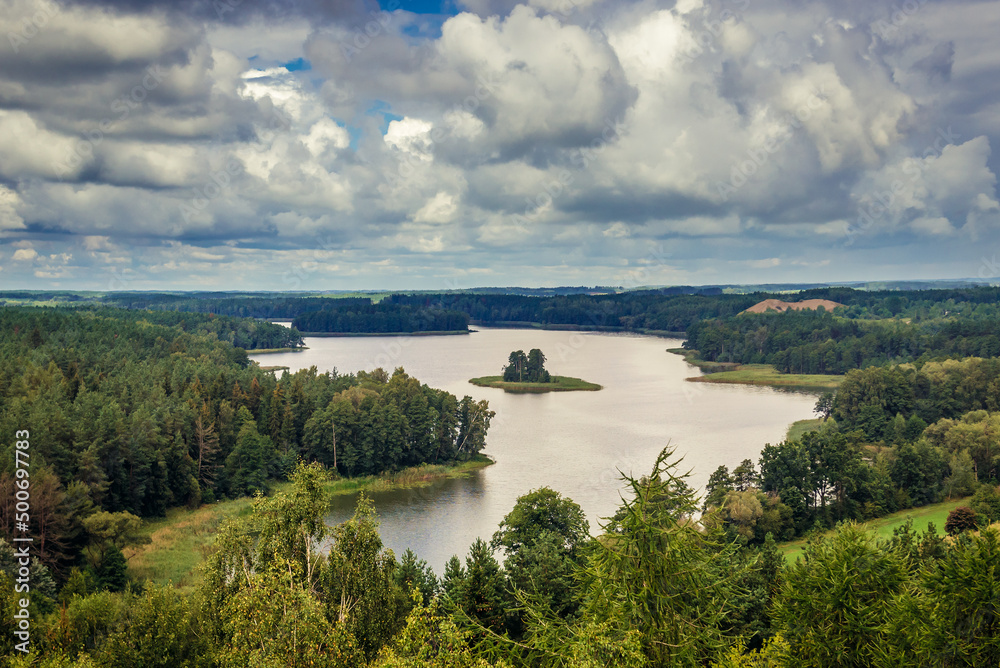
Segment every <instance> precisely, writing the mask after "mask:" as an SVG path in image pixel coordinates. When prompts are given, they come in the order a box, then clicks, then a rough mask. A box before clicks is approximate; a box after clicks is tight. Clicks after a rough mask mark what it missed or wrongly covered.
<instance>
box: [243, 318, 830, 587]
mask: <svg viewBox="0 0 1000 668" xmlns="http://www.w3.org/2000/svg"><path fill="white" fill-rule="evenodd" d="M680 344H681V341H679V340H670V339H660V338H654V337H647V336H634V335H626V334H604V333H580V332H554V331H536V330H521V329H485V328H480V330H479V331H478V332H475V333H473V334H471V335H468V336H434V337H362V338H307V339H306V345H307V346H309V350H307V351H305V352H301V353H282V354H271V355H261V356H258V357H256V358H255V359H258V360H259V361H260V362H261V363H262V364H265V365H272V364H273V365H282V366H289V367H290V368H291V369H292V370H293V371H294V370H297V369H300V368H308V367H309V366H313V365H315V366H316V367H317V368H318V369H319V370H320V371H327V370H331V369H334V368H335V369H337V370H339V371H340V372H342V373H348V372H353V371H357V370H360V369H365V370H371V369H374V368H376V367H379V366H381V367H384V368H386V369H387V370H389V371H390V372H391V370H392V369H393V368H395V367H397V366H402V367H404V368H405V369H406V371H407V373H409V374H410V375H411V376H415V377H416V378H418V379H420V381H421V382H423V383H427V384H428V385H430V386H431V387H438V388H442V389H445V390H448V391H449V392H452V393H453V394H455V395H457V396H458V397H459V398H461V397H462V396H463V395H466V394H468V395H471V396H472V397H473V398H475V399H488V400H489V402H490V408H492V409H493V410H495V411H496V414H497V415H496V418H494V420H493V423H492V426H491V427H490V431H489V436H488V438H487V448H486V450H485V452H486V454H488V455H490V456H491V457H493V458H494V459H495V460H496V464H495V465H493V466H490V467H488V468H486V469H484V470H482V471H480V472H478V473H476V474H474V475H472V476H470V477H468V478H463V479H454V480H447V481H442V482H440V483H437V484H435V485H432V486H430V487H426V488H421V489H414V490H404V491H397V492H390V493H386V494H378V495H375V497H374V500H375V505H376V508H377V510H378V512H379V515H380V517H381V521H382V526H381V533H382V538H383V540H384V542H385V543H386V545H388V546H389V547H390V548H392V549H393V550H394V551H395V552H396V553H397V555H398V554H400V553H401V552H402V551H403V550H404V549H406V548H407V547H409V548H412V549H413V551H414V552H416V553H417V554H418V555H419V556H420V557H421V558H423V559H426V560H427V561H428V563H430V564H431V566H433V568H434V570H435V572H437V573H438V574H441V573H442V572H443V570H444V564H445V562H446V561H447V560H448V558H449V557H450V556H451V555H452V554H458V555H459V556H462V557H464V555H465V554H466V552H467V551H468V547H469V545H470V544H471V543H472V542H473V541H474V540H475V539H476V538H477V537H482V538H484V539H487V540H488V539H489V538H490V536H492V534H493V532H494V531H495V530H496V527H497V525H498V524H499V522H500V521H501V520H502V519H503V517H504V515H506V514H507V513H508V512H509V511H510V510H511V508H512V507H513V506H514V502H515V501H516V500H517V497H518V496H520V495H522V494H525V493H526V492H528V491H530V490H532V489H536V488H538V487H541V486H548V487H551V488H553V489H555V490H557V491H559V492H561V493H562V494H564V495H566V496H568V497H570V498H572V499H573V500H574V501H576V502H577V503H579V504H580V505H581V506H582V507H583V509H584V511H585V512H586V513H587V517H588V519H589V520H590V523H591V530H592V531H594V530H595V529H596V525H597V523H598V521H599V518H601V517H607V516H609V515H611V514H612V513H613V512H614V510H615V508H617V506H618V503H619V501H620V496H619V495H620V490H621V481H620V479H619V475H618V470H619V469H621V470H623V471H629V472H632V473H634V474H636V475H641V474H642V473H645V472H648V470H649V468H650V467H651V466H652V463H653V461H654V459H655V457H656V455H657V454H658V453H659V451H660V449H661V448H663V446H665V445H667V444H668V443H671V444H673V445H674V446H676V448H677V451H678V453H680V454H683V455H684V462H683V467H684V468H685V469H691V471H692V474H691V479H690V480H689V483H690V484H691V485H692V486H693V487H695V488H696V489H698V490H702V489H703V487H704V485H705V482H706V481H707V480H708V476H709V474H710V473H711V472H712V471H714V470H715V468H716V467H718V466H719V465H720V464H726V465H727V466H729V467H730V468H733V467H734V466H735V465H737V464H739V462H740V461H742V460H743V459H745V458H747V457H749V458H752V459H754V460H756V458H757V456H758V455H759V454H760V450H761V448H762V447H763V446H764V444H765V443H774V442H777V441H780V440H781V439H782V438H783V437H784V434H785V429H786V428H787V427H788V425H789V424H790V423H791V422H793V421H795V420H801V419H804V418H808V417H812V408H813V405H814V404H815V401H816V398H815V397H814V396H813V395H809V394H795V393H790V392H786V391H779V390H774V389H770V388H756V387H747V386H728V387H727V386H718V385H708V384H701V383H688V382H685V380H684V379H685V378H687V377H690V376H693V375H699V373H700V372H699V371H698V369H696V368H694V367H691V366H689V365H688V364H686V363H685V362H684V361H683V359H682V358H681V357H680V356H678V355H674V354H671V353H668V352H666V349H667V348H673V347H678V346H680ZM530 348H541V350H542V351H543V352H544V353H545V355H546V356H547V358H548V362H547V363H546V368H548V369H549V370H550V371H551V372H552V373H553V374H558V375H562V376H574V377H577V378H583V379H584V380H588V381H591V382H595V383H600V384H601V385H603V386H604V389H603V390H601V391H599V392H553V393H549V394H508V393H506V392H504V391H503V390H497V389H492V388H480V387H475V386H474V385H470V384H469V383H468V379H469V378H474V377H476V376H486V375H496V374H499V373H500V371H501V368H502V366H503V364H504V363H505V362H506V361H507V356H508V354H509V353H510V351H511V350H517V349H523V350H524V351H527V350H528V349H530ZM353 505H354V498H353V497H340V499H339V500H338V501H337V504H336V505H335V506H334V508H333V509H332V511H331V516H330V517H329V520H330V521H331V522H339V521H342V520H343V519H346V518H347V517H349V516H350V514H351V512H352V510H353Z"/></svg>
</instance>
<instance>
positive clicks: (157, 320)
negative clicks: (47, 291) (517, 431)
mask: <svg viewBox="0 0 1000 668" xmlns="http://www.w3.org/2000/svg"><path fill="white" fill-rule="evenodd" d="M854 292H856V291H846V292H845V291H843V290H842V289H831V290H826V291H820V290H817V291H810V295H809V297H815V298H827V299H832V300H834V301H839V302H840V303H844V304H845V305H846V306H845V308H842V309H837V311H836V312H835V313H824V312H789V313H784V314H774V313H768V314H760V315H754V314H743V315H740V311H742V310H743V309H745V308H746V307H747V306H749V305H752V304H753V303H756V302H757V301H759V298H760V295H750V296H747V295H679V296H677V295H657V294H653V293H649V294H645V293H643V294H638V293H637V294H633V295H626V296H622V295H598V296H589V295H560V296H555V297H520V296H511V295H474V294H468V295H440V296H439V297H440V298H439V299H432V298H426V297H419V298H418V297H417V296H413V297H402V296H396V297H391V298H389V301H388V302H387V304H389V305H392V306H391V307H389V306H387V307H383V308H386V309H390V310H387V311H386V313H391V312H393V310H395V309H399V310H400V311H401V312H402V311H404V310H408V311H407V312H411V313H419V312H421V310H426V309H431V310H437V311H440V310H442V309H445V310H449V309H450V310H455V311H461V313H460V315H463V316H465V317H466V318H472V319H474V320H479V318H478V317H477V314H478V315H484V314H485V315H486V316H487V318H491V317H496V318H519V317H527V318H537V317H541V318H543V319H544V318H548V319H549V322H550V323H553V324H562V325H566V324H576V323H570V322H565V321H567V320H572V319H576V318H584V317H586V318H590V323H589V325H588V326H594V323H595V319H594V318H592V317H591V316H592V315H593V313H594V311H593V310H591V311H589V313H590V315H586V314H587V313H588V308H589V307H591V306H594V305H595V304H598V303H603V304H604V305H603V306H600V307H598V310H600V309H605V311H604V316H601V317H606V320H605V321H606V322H613V321H614V318H616V317H617V318H619V319H618V323H619V324H618V325H613V326H616V327H623V326H625V325H622V323H623V322H628V323H629V324H628V325H627V326H628V327H630V328H640V327H642V328H644V327H647V326H648V325H649V324H651V323H659V324H661V325H664V324H667V323H670V326H671V327H678V326H681V327H682V328H683V329H688V330H689V332H690V334H691V336H692V339H691V340H690V341H689V343H690V345H691V346H692V347H696V348H697V349H698V350H699V351H701V352H702V354H703V355H709V356H713V355H714V356H715V357H716V359H726V360H730V359H731V360H737V359H738V360H739V361H744V360H746V361H750V362H768V363H774V364H776V365H779V366H781V359H782V358H781V355H785V356H786V362H785V364H784V366H785V368H794V367H788V360H790V359H793V358H794V359H796V360H799V361H798V362H795V363H797V364H800V365H801V364H804V365H805V366H804V367H799V368H807V369H813V368H818V367H815V366H810V365H811V364H812V362H808V363H807V362H804V361H801V360H810V359H813V358H814V357H815V358H816V359H820V355H819V352H818V351H819V350H820V349H823V348H822V347H823V346H827V347H829V348H830V350H832V351H833V352H832V354H828V353H830V350H824V353H823V355H822V359H823V360H824V362H823V363H824V364H826V363H827V360H829V363H830V365H831V366H830V367H829V368H828V370H830V369H836V370H837V371H838V372H840V373H846V375H845V377H844V380H843V382H842V383H841V385H840V386H839V388H838V389H837V391H836V392H835V393H831V394H828V395H824V396H821V397H819V400H818V401H817V404H816V411H817V413H818V414H819V415H820V416H821V417H822V418H823V423H822V425H821V426H820V427H819V428H818V429H816V430H815V431H812V432H810V433H807V434H805V435H803V436H801V437H799V438H796V439H794V440H785V441H783V442H780V443H776V444H767V445H765V446H764V447H763V449H762V451H761V454H760V457H759V458H758V459H757V461H753V460H750V459H747V460H744V461H742V462H739V463H736V462H733V464H734V466H733V468H732V469H730V468H729V467H727V466H720V467H719V468H718V469H717V470H716V471H715V472H713V474H712V475H711V477H710V479H709V483H708V486H707V488H706V489H705V492H704V494H699V493H698V492H697V491H696V490H694V489H692V487H691V486H690V485H689V484H688V482H687V476H686V475H685V474H684V473H682V472H683V471H684V470H686V469H685V467H684V466H683V462H681V461H679V460H678V459H677V458H676V457H675V455H674V452H673V451H672V450H671V448H669V447H667V448H665V449H664V451H663V452H662V453H661V455H660V457H659V458H657V460H656V461H655V462H654V463H653V465H652V466H651V467H650V468H649V471H648V473H647V474H646V475H642V476H638V477H631V476H628V475H624V474H623V477H622V483H623V485H624V486H625V488H626V490H627V492H626V493H625V494H623V497H622V499H621V503H620V505H619V507H618V510H617V511H616V512H615V513H614V514H613V516H612V517H610V518H607V519H606V520H604V521H602V523H601V524H600V526H596V527H591V526H590V525H589V524H588V522H587V520H586V518H585V515H584V513H583V511H582V509H581V508H580V506H578V505H577V504H576V503H575V502H574V501H573V500H572V499H569V498H566V497H564V496H562V495H560V494H559V493H558V492H556V491H554V490H552V489H549V488H545V487H543V488H540V489H535V490H530V491H528V492H527V493H525V494H524V495H523V496H522V497H521V498H519V499H518V501H517V503H516V505H515V506H514V507H513V508H511V509H510V511H509V513H508V514H507V515H506V516H505V517H504V519H503V520H502V521H501V522H500V524H499V525H498V526H497V528H496V532H495V533H494V535H493V536H492V539H491V540H490V541H483V540H479V541H477V542H475V543H474V544H473V545H472V546H471V547H470V549H469V551H468V553H467V554H465V555H455V556H454V557H452V559H451V560H450V561H449V562H448V563H447V566H446V568H445V569H444V572H443V573H434V572H433V571H432V570H431V569H430V568H429V567H428V565H427V564H426V563H425V562H423V561H422V560H420V558H419V557H418V556H417V555H415V554H414V553H413V552H411V551H409V550H407V551H405V552H403V553H402V554H400V555H397V554H394V553H393V552H392V551H390V550H388V549H387V548H386V547H385V546H384V545H383V543H382V540H381V538H380V537H379V533H378V517H377V513H376V512H375V509H374V507H373V505H372V503H371V501H370V500H368V499H366V498H365V497H364V496H363V495H362V497H361V499H360V501H359V503H358V506H357V509H356V512H355V515H354V517H353V518H351V519H350V520H348V521H346V522H344V523H342V524H339V525H336V526H328V525H326V524H325V522H324V516H325V515H326V511H327V508H328V506H329V502H330V500H329V497H328V492H327V491H326V490H327V486H328V484H329V482H330V481H331V480H333V479H336V478H339V477H344V476H356V475H366V474H374V473H379V472H383V471H394V470H399V469H401V468H403V467H407V466H412V465H416V464H420V463H425V462H428V463H447V462H455V461H462V460H467V459H470V458H472V457H473V456H474V455H475V454H476V453H478V452H479V451H481V450H482V448H483V447H484V445H485V442H486V435H487V431H488V429H489V426H490V421H491V419H492V418H493V417H494V414H493V411H491V410H490V408H489V405H488V403H487V402H485V401H479V402H477V401H474V400H472V399H471V398H470V397H468V396H466V397H464V398H463V399H461V400H460V399H458V397H456V396H454V395H452V394H450V393H448V392H445V391H442V390H436V389H433V388H430V387H428V386H427V385H424V384H421V383H420V382H419V381H418V380H416V379H414V378H412V377H410V376H409V375H407V374H406V372H405V371H404V370H403V369H396V370H395V371H393V372H392V373H391V374H390V373H388V372H386V371H384V370H381V369H377V370H375V371H373V372H359V373H352V374H342V373H340V372H339V371H337V370H333V371H330V372H327V373H319V372H318V371H317V370H316V369H315V368H311V369H307V370H302V371H298V372H296V373H286V374H284V375H282V376H281V378H280V379H277V378H275V375H274V374H273V373H271V372H268V371H264V370H262V369H261V368H260V367H258V366H256V365H255V364H253V363H251V362H250V361H249V359H248V357H247V354H246V350H248V349H257V348H271V347H296V346H300V345H301V343H302V340H301V334H300V333H299V330H297V329H288V328H285V327H281V326H278V325H271V324H269V323H265V322H260V321H256V320H251V319H243V318H237V317H229V316H226V315H215V314H208V313H195V312H187V311H182V310H174V309H166V310H155V309H154V310H139V309H124V308H108V307H99V306H94V305H93V304H92V303H84V304H83V305H81V306H76V307H58V308H27V307H4V308H2V309H0V425H2V427H0V428H2V430H3V433H5V434H14V433H16V432H17V431H18V430H21V429H24V428H25V427H26V426H28V425H30V427H31V443H32V457H33V459H32V472H31V480H32V526H31V528H30V532H31V534H32V535H33V536H35V537H37V538H38V542H37V543H36V545H35V549H34V552H33V560H32V565H31V572H32V576H31V577H32V579H31V586H32V589H31V599H30V609H29V612H30V618H31V624H32V635H31V638H32V641H31V648H32V652H31V654H29V655H27V656H22V655H21V653H20V652H17V651H15V649H14V645H15V643H16V642H17V636H16V635H15V632H16V630H17V627H16V620H15V618H14V611H15V610H16V609H17V606H18V605H19V602H18V596H19V595H18V594H17V592H16V590H15V582H16V578H17V577H18V575H17V574H18V568H19V566H18V561H17V553H16V552H15V544H14V542H13V538H14V537H15V534H14V531H13V529H14V526H15V523H14V517H15V513H16V508H15V507H14V504H13V499H14V498H16V497H15V489H16V485H17V479H16V478H15V476H14V475H13V472H14V468H15V467H14V444H13V442H12V441H10V442H8V441H5V442H4V452H3V465H2V472H0V523H2V525H3V534H0V607H3V608H4V609H5V610H6V611H8V612H7V613H5V614H4V615H3V617H2V619H0V654H2V655H3V656H4V657H5V659H6V660H7V661H8V663H9V665H12V666H18V667H20V666H24V667H27V666H43V667H46V668H57V667H60V668H61V667H64V666H137V665H141V666H164V667H166V666H206V667H208V666H212V667H215V666H218V667H227V668H228V667H230V666H232V667H235V666H241V667H242V666H248V665H254V666H262V667H267V668H270V667H278V666H303V667H305V666H331V667H340V666H344V667H347V666H351V667H354V666H370V667H372V668H416V667H423V666H432V667H440V668H466V667H468V668H491V667H492V668H514V667H521V666H525V667H539V668H549V667H551V668H564V667H565V668H569V667H573V668H577V667H584V668H598V667H604V666H626V667H635V668H639V667H642V668H645V667H650V668H651V667H654V666H664V665H669V666H692V667H694V666H715V667H718V668H735V667H765V666H766V667H771V666H775V667H777V666H782V667H785V666H788V667H791V666H824V667H825V666H830V667H831V668H832V667H835V666H836V667H841V666H879V667H882V666H886V667H888V666H893V667H895V666H900V665H915V666H941V667H945V666H949V667H950V666H986V665H998V664H1000V572H998V570H997V567H996V564H997V563H1000V532H998V531H997V529H996V527H995V526H993V527H991V526H990V525H991V524H995V523H997V522H1000V490H998V479H1000V360H998V358H997V357H996V355H997V354H998V353H996V352H995V351H993V350H992V349H991V348H990V346H991V345H992V343H991V341H992V339H993V337H994V336H995V335H994V334H993V332H994V331H996V328H995V327H994V322H995V320H996V318H997V313H996V310H995V309H996V306H995V304H996V301H993V302H990V294H991V293H990V289H974V290H963V289H959V290H952V291H934V294H927V293H926V292H922V293H913V294H907V293H901V292H895V293H891V294H890V293H888V292H887V294H884V295H882V294H880V293H868V294H858V295H853V294H848V293H854ZM813 293H815V294H813ZM801 298H806V297H805V293H802V297H801ZM302 299H311V298H302ZM993 299H994V300H995V299H996V295H995V294H994V295H993ZM420 300H423V301H420ZM522 300H529V301H522ZM601 300H605V301H604V302H602V301H601ZM133 305H134V304H133ZM542 305H545V306H542ZM657 305H659V306H657ZM369 306H370V304H368V303H366V301H365V300H362V301H358V302H345V303H344V309H345V310H350V309H357V308H358V307H362V310H364V309H365V308H368V307H369ZM643 306H645V307H648V309H649V313H646V312H644V311H642V307H643ZM560 308H564V309H565V310H559V309H560ZM533 309H534V310H533ZM546 309H549V310H546ZM658 309H659V310H658ZM626 311H628V315H623V314H625V312H626ZM657 314H658V315H657ZM601 317H598V318H596V320H597V321H600V320H601ZM622 317H634V318H635V320H631V321H626V320H621V318H622ZM657 317H661V318H666V319H665V320H656V318H657ZM500 321H501V320H497V322H500ZM502 321H503V322H509V321H508V320H502ZM531 322H541V320H531ZM685 323H686V324H685ZM609 326H612V325H609ZM762 328H763V330H764V331H763V332H761V333H759V335H757V336H756V338H755V336H754V335H755V333H758V332H760V330H761V329H762ZM303 331H310V330H309V329H308V328H303ZM713 337H715V338H714V339H713ZM699 342H704V343H702V344H700V345H699ZM713 342H714V343H713ZM244 344H245V345H244ZM715 344H717V345H715ZM713 346H714V347H713ZM841 347H842V348H843V350H841ZM703 348H704V349H703ZM796 350H797V352H793V351H796ZM848 350H853V351H854V352H853V353H850V354H848V353H847V352H845V351H848ZM518 352H520V351H514V353H512V354H511V359H510V360H508V362H509V364H508V367H507V369H506V370H505V371H507V370H510V369H511V368H512V365H513V370H514V372H518V371H521V372H523V371H528V370H529V366H530V367H531V369H535V368H536V367H537V368H538V369H544V356H543V355H541V353H540V351H539V352H538V355H536V356H535V358H536V359H535V360H534V365H533V366H531V365H532V353H534V352H535V351H534V350H533V351H531V353H529V354H528V355H524V353H523V352H521V353H520V355H518V354H517V353H518ZM814 353H815V354H814ZM973 355H976V356H973ZM795 356H797V357H795ZM279 481H288V482H285V483H284V484H283V485H281V486H280V487H279V488H278V489H277V490H275V483H277V482H279ZM243 495H254V500H253V502H252V504H251V507H250V510H249V512H247V513H243V514H240V515H239V516H236V517H234V518H232V519H230V520H227V521H226V522H225V523H224V524H222V525H221V526H219V527H218V529H217V534H216V538H215V541H214V544H213V545H212V547H211V549H210V550H209V552H208V553H207V554H206V561H205V566H204V570H203V575H202V579H201V581H200V584H198V585H196V586H193V587H188V588H186V589H176V588H173V587H169V586H159V585H155V584H153V583H151V582H143V581H137V580H133V579H131V577H130V575H129V569H128V567H127V564H126V560H125V557H124V555H123V548H125V547H126V546H128V545H130V544H134V543H135V542H136V541H138V540H141V539H140V538H139V532H138V529H139V527H140V525H141V522H142V518H149V517H156V516H159V515H162V514H163V513H164V512H165V511H166V510H167V509H168V508H170V507H174V506H189V507H192V508H193V507H197V506H198V505H199V504H203V503H210V502H212V501H215V500H219V499H223V498H233V497H239V496H243ZM963 497H964V498H965V499H966V500H965V501H964V502H963V503H964V505H963V506H960V507H959V508H957V509H955V510H954V511H953V512H952V513H951V515H949V517H948V521H947V522H946V524H945V527H944V528H945V530H946V534H947V535H946V536H941V535H939V533H938V531H937V528H936V527H934V526H929V527H926V530H924V528H923V527H919V528H918V527H914V526H913V525H912V523H911V524H907V525H904V526H902V527H901V528H898V529H896V530H895V531H894V532H893V534H892V535H891V536H889V537H885V538H879V537H876V536H875V535H873V534H872V533H870V532H868V531H866V530H865V529H864V528H863V527H861V526H860V525H858V524H857V522H861V521H865V520H868V519H871V518H875V517H880V516H882V515H885V514H887V513H891V512H895V511H899V510H904V509H907V508H913V507H919V506H923V505H926V504H931V503H935V502H938V501H940V500H942V499H947V498H951V499H954V498H963ZM826 531H832V533H830V534H826V533H824V532H826ZM800 536H806V537H808V538H809V542H808V544H807V546H806V547H805V553H804V558H802V559H799V560H797V561H790V562H787V563H786V560H785V558H784V557H783V556H782V554H781V552H779V548H778V545H777V542H776V541H782V540H789V539H792V538H795V537H800ZM321 544H323V545H326V546H327V547H326V549H323V550H319V549H317V546H319V545H321Z"/></svg>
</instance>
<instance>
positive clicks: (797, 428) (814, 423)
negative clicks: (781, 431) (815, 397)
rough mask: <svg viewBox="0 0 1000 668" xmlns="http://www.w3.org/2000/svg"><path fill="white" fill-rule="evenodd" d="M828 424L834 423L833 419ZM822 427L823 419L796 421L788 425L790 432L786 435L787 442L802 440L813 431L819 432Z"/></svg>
mask: <svg viewBox="0 0 1000 668" xmlns="http://www.w3.org/2000/svg"><path fill="white" fill-rule="evenodd" d="M827 422H833V418H830V419H829V420H827ZM822 425H823V418H816V419H815V420H796V421H795V422H793V423H792V424H790V425H788V432H787V433H786V434H785V440H786V441H796V440H798V439H800V438H802V436H803V435H805V434H808V433H809V432H811V431H816V430H818V429H819V428H820V427H821V426H822Z"/></svg>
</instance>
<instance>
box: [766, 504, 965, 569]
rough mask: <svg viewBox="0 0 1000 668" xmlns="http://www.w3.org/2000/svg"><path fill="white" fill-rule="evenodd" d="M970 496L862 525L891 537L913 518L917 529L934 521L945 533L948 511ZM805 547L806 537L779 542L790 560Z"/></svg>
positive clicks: (938, 530)
mask: <svg viewBox="0 0 1000 668" xmlns="http://www.w3.org/2000/svg"><path fill="white" fill-rule="evenodd" d="M969 498H970V497H965V498H961V499H953V500H951V501H944V502H942V503H934V504H931V505H929V506H921V507H920V508H907V509H906V510H900V511H899V512H898V513H892V514H891V515H886V516H885V517H879V518H878V519H874V520H871V521H869V522H865V523H864V524H862V525H861V526H863V527H864V528H866V529H868V530H869V531H872V532H874V533H875V535H876V536H878V537H879V538H891V537H892V531H893V529H896V528H897V527H901V526H903V525H904V524H906V521H907V520H909V519H912V520H913V528H914V529H915V530H917V531H921V532H923V531H926V530H927V523H928V522H933V523H934V527H935V528H936V529H937V532H938V534H939V535H944V522H945V520H946V519H948V513H950V512H951V511H952V510H954V509H955V508H957V507H959V506H964V505H968V503H969ZM834 532H835V530H834V529H831V530H830V531H827V532H826V533H825V534H824V535H826V536H831V535H833V534H834ZM805 547H806V539H805V538H800V539H798V540H793V541H789V542H787V543H778V549H779V550H780V551H781V553H782V554H783V555H785V559H786V560H788V561H795V560H796V559H798V558H799V557H800V556H801V555H802V551H803V550H804V549H805Z"/></svg>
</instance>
